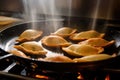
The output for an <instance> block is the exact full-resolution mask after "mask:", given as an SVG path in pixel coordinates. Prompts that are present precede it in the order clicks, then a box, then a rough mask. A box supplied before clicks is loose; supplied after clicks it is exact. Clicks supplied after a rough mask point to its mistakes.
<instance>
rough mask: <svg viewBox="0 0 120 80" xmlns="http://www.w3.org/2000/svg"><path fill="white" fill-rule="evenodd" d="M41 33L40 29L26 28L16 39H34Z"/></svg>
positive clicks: (19, 40)
mask: <svg viewBox="0 0 120 80" xmlns="http://www.w3.org/2000/svg"><path fill="white" fill-rule="evenodd" d="M42 33H43V32H42V31H37V30H34V29H27V30H25V31H24V32H22V33H21V34H20V36H19V37H18V39H16V41H18V42H25V41H31V40H35V39H37V38H38V37H40V36H41V35H42Z"/></svg>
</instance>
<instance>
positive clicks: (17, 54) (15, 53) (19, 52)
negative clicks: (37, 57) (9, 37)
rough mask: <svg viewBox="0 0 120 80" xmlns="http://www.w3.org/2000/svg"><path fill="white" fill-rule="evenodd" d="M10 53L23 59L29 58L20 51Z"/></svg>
mask: <svg viewBox="0 0 120 80" xmlns="http://www.w3.org/2000/svg"><path fill="white" fill-rule="evenodd" d="M10 53H11V54H14V55H16V56H20V57H23V58H29V57H28V56H26V55H25V54H24V53H23V52H22V51H19V50H11V51H10Z"/></svg>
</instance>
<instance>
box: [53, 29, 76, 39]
mask: <svg viewBox="0 0 120 80" xmlns="http://www.w3.org/2000/svg"><path fill="white" fill-rule="evenodd" d="M76 31H77V29H73V28H70V27H63V28H60V29H58V30H57V31H55V32H54V33H52V34H55V35H58V36H61V37H68V36H70V35H71V34H73V33H75V32H76Z"/></svg>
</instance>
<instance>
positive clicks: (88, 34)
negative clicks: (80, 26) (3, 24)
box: [70, 30, 105, 40]
mask: <svg viewBox="0 0 120 80" xmlns="http://www.w3.org/2000/svg"><path fill="white" fill-rule="evenodd" d="M104 35H105V34H104V33H99V32H97V31H95V30H89V31H83V32H80V33H76V34H73V35H71V36H70V39H71V40H86V39H90V38H103V37H104Z"/></svg>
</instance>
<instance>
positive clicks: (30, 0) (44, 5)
mask: <svg viewBox="0 0 120 80" xmlns="http://www.w3.org/2000/svg"><path fill="white" fill-rule="evenodd" d="M23 4H24V9H25V10H24V13H25V15H24V19H25V20H26V21H32V22H34V21H37V20H52V22H51V25H53V27H54V28H52V29H55V30H56V29H57V27H56V26H58V25H60V26H62V24H61V22H60V21H61V20H63V19H62V18H61V16H60V15H59V13H60V12H59V11H58V10H57V9H56V4H55V0H23ZM56 14H57V16H56ZM56 20H57V21H56ZM32 25H33V26H35V25H36V24H32ZM50 29H51V28H50Z"/></svg>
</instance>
